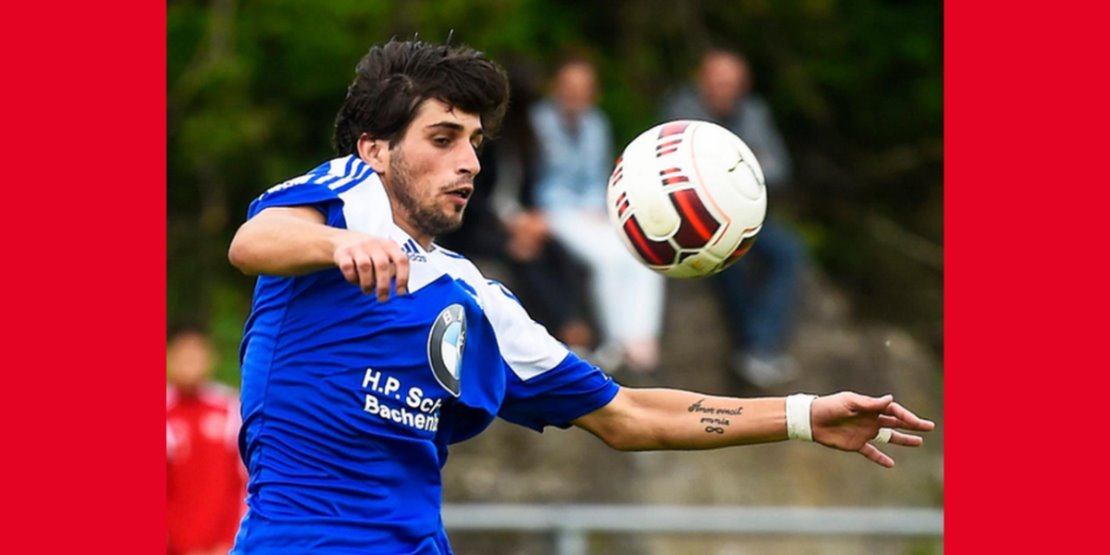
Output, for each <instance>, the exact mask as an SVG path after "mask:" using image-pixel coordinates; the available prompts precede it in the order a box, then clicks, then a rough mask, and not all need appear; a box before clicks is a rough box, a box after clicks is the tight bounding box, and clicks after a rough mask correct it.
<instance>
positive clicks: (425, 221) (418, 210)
mask: <svg viewBox="0 0 1110 555" xmlns="http://www.w3.org/2000/svg"><path fill="white" fill-rule="evenodd" d="M389 173H390V176H391V177H392V179H391V181H392V185H393V187H392V189H393V195H394V196H395V197H396V198H397V202H398V203H400V204H401V207H402V208H404V210H405V212H407V213H408V215H409V218H408V220H409V225H411V226H412V227H413V228H415V229H416V230H417V231H418V232H420V233H423V234H426V235H428V236H430V237H432V238H433V239H434V238H436V237H439V236H440V235H443V234H444V233H450V232H452V231H455V230H456V229H458V228H459V227H461V226H462V217H463V211H464V210H465V207H463V209H460V210H459V211H458V212H455V213H449V212H445V211H444V210H442V209H441V208H440V207H439V206H438V204H437V203H436V202H435V200H436V198H437V197H438V193H439V192H440V191H442V190H444V189H449V188H451V187H455V186H457V185H459V184H461V183H469V182H472V181H473V179H472V178H462V179H459V180H457V181H455V182H453V183H451V184H449V185H447V186H446V187H438V188H436V190H435V191H432V194H431V195H430V198H431V201H430V202H429V203H428V204H427V205H422V204H421V203H420V201H419V200H418V199H417V196H416V190H415V189H416V187H419V185H418V184H417V183H416V182H415V181H416V180H415V178H414V177H413V171H412V168H411V167H410V166H409V164H408V161H407V160H406V159H405V156H404V154H402V151H401V149H396V150H394V151H393V153H392V154H391V156H390V160H389ZM431 187H434V185H433V186H431Z"/></svg>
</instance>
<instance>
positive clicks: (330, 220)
mask: <svg viewBox="0 0 1110 555" xmlns="http://www.w3.org/2000/svg"><path fill="white" fill-rule="evenodd" d="M321 181H322V180H321V176H320V175H319V174H307V175H303V176H301V177H298V178H295V179H291V180H289V181H286V182H284V183H280V184H278V185H275V186H274V187H272V188H270V190H268V191H266V192H265V193H262V195H260V196H259V197H258V198H256V199H254V201H252V202H251V204H250V207H249V208H248V209H247V219H248V220H249V219H251V218H253V217H255V216H256V215H258V213H259V212H261V211H263V210H265V209H267V208H271V207H275V206H282V207H290V206H311V207H312V208H315V209H316V210H319V211H320V213H321V214H323V215H324V218H325V220H326V222H327V224H328V225H330V226H333V227H346V225H345V223H344V219H343V200H342V199H340V197H339V195H338V194H336V192H335V191H333V190H332V189H331V188H330V187H328V186H327V185H325V184H323V183H322V182H321Z"/></svg>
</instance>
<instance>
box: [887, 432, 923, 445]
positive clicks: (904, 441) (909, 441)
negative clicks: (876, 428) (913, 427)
mask: <svg viewBox="0 0 1110 555" xmlns="http://www.w3.org/2000/svg"><path fill="white" fill-rule="evenodd" d="M889 443H892V444H894V445H902V446H904V447H920V446H921V445H922V444H923V443H925V440H924V439H922V437H921V436H915V435H913V434H906V433H902V432H899V431H897V430H895V431H892V432H891V434H890V441H889Z"/></svg>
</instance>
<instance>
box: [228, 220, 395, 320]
mask: <svg viewBox="0 0 1110 555" xmlns="http://www.w3.org/2000/svg"><path fill="white" fill-rule="evenodd" d="M228 260H230V261H231V264H232V265H233V266H235V267H236V268H238V269H239V270H240V271H242V272H243V273H245V274H248V275H259V274H264V275H273V276H297V275H302V274H307V273H309V272H314V271H317V270H322V269H324V268H329V267H337V268H339V270H340V271H341V272H343V277H344V278H345V279H346V280H347V281H348V282H350V283H351V284H353V285H357V286H359V287H360V288H362V291H363V292H364V293H366V294H368V295H369V294H376V295H377V296H378V300H380V301H383V302H384V301H386V300H388V298H389V288H390V282H391V281H394V280H395V281H396V287H397V293H398V294H404V293H405V292H406V291H407V289H408V277H409V259H408V257H407V256H405V254H404V252H402V251H401V247H400V246H399V245H397V243H396V242H395V241H393V240H392V239H387V238H384V237H373V236H370V235H365V234H362V233H357V232H354V231H350V230H346V229H340V228H336V227H331V226H328V225H326V224H325V223H324V216H323V214H321V213H320V212H319V211H317V210H316V209H314V208H310V207H272V208H267V209H265V210H263V211H261V212H259V213H258V214H257V215H255V216H254V217H253V218H251V219H250V220H248V221H247V222H246V223H245V224H243V225H242V226H241V227H240V228H239V230H238V231H236V233H235V237H234V238H233V239H232V241H231V247H230V249H229V250H228Z"/></svg>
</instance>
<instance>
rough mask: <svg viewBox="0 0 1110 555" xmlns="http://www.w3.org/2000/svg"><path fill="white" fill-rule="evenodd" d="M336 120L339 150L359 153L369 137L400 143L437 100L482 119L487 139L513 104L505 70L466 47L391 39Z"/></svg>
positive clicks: (363, 71) (363, 65)
mask: <svg viewBox="0 0 1110 555" xmlns="http://www.w3.org/2000/svg"><path fill="white" fill-rule="evenodd" d="M355 74H356V75H355V80H354V81H353V82H352V83H351V86H350V87H348V88H347V98H346V99H345V100H344V101H343V106H342V107H341V108H340V109H339V115H338V116H336V118H335V139H334V140H335V149H336V151H338V153H339V154H340V155H347V154H356V150H357V148H358V139H359V137H360V136H362V134H363V133H366V134H368V135H370V136H371V137H373V138H375V139H385V140H388V141H389V146H390V147H392V146H395V145H396V144H397V143H398V142H400V140H401V138H402V137H403V136H404V134H405V130H406V129H408V126H409V123H411V122H412V120H413V118H414V116H415V115H416V109H417V107H419V106H420V104H421V103H422V102H424V101H425V100H427V99H429V98H435V99H437V100H440V101H442V102H444V103H445V104H447V105H449V106H451V107H453V108H457V109H459V110H462V111H463V112H467V113H471V114H478V116H479V118H480V119H481V122H482V129H483V132H484V133H485V134H486V135H493V134H495V133H496V131H497V129H498V128H499V127H500V125H501V118H502V117H504V114H505V107H506V105H507V104H508V101H509V84H508V78H507V77H506V76H505V71H504V70H503V69H502V68H501V67H500V66H498V65H497V64H496V63H494V62H493V61H491V60H489V59H488V58H486V56H485V55H484V54H483V53H481V52H478V51H476V50H473V49H471V48H467V47H465V46H447V45H435V44H428V43H425V42H421V41H418V40H412V41H396V40H390V41H389V42H387V43H385V44H384V45H378V46H374V47H373V48H371V49H370V52H368V53H367V54H366V55H365V56H363V58H362V60H360V61H359V63H358V66H357V67H356V68H355Z"/></svg>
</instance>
